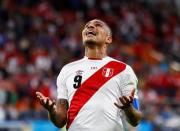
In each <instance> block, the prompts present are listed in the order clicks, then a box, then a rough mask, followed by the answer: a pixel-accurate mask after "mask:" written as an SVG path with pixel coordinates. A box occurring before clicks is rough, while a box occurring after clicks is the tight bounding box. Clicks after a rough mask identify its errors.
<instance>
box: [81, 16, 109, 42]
mask: <svg viewBox="0 0 180 131" xmlns="http://www.w3.org/2000/svg"><path fill="white" fill-rule="evenodd" d="M82 39H83V43H84V44H86V43H87V44H91V43H95V44H99V45H101V44H109V43H111V42H112V38H111V35H110V31H109V29H108V27H107V25H106V24H105V23H104V22H102V21H100V20H96V19H95V20H92V21H89V22H88V23H87V24H86V25H85V27H84V29H83V31H82Z"/></svg>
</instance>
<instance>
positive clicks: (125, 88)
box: [121, 65, 138, 99]
mask: <svg viewBox="0 0 180 131" xmlns="http://www.w3.org/2000/svg"><path fill="white" fill-rule="evenodd" d="M137 83H138V79H137V77H136V75H135V73H134V71H133V70H132V68H131V67H130V66H129V65H127V66H126V69H125V71H124V73H123V75H122V78H121V93H122V95H124V96H130V95H131V92H132V90H133V89H134V88H135V94H134V98H137V99H138V94H137V93H138V88H137Z"/></svg>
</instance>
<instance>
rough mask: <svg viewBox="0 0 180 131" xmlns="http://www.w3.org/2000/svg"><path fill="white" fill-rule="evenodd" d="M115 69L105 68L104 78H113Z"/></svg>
mask: <svg viewBox="0 0 180 131" xmlns="http://www.w3.org/2000/svg"><path fill="white" fill-rule="evenodd" d="M113 72H114V69H113V68H103V71H102V75H103V76H104V77H111V76H112V75H113Z"/></svg>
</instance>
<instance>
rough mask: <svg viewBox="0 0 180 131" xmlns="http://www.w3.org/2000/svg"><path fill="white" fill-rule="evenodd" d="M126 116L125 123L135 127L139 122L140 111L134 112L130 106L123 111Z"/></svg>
mask: <svg viewBox="0 0 180 131" xmlns="http://www.w3.org/2000/svg"><path fill="white" fill-rule="evenodd" d="M123 110H124V112H125V115H126V119H127V121H128V122H129V123H130V124H131V125H132V126H137V125H138V124H139V122H140V120H141V117H142V114H141V112H140V111H138V110H136V109H135V108H134V107H133V106H132V105H130V106H129V107H127V108H125V109H123Z"/></svg>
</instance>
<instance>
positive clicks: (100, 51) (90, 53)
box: [85, 45, 107, 59]
mask: <svg viewBox="0 0 180 131" xmlns="http://www.w3.org/2000/svg"><path fill="white" fill-rule="evenodd" d="M106 51H107V45H103V46H97V45H95V46H85V56H87V57H88V58H93V59H102V58H104V57H106V56H107V53H106Z"/></svg>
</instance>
